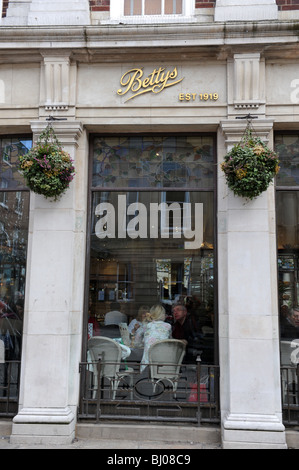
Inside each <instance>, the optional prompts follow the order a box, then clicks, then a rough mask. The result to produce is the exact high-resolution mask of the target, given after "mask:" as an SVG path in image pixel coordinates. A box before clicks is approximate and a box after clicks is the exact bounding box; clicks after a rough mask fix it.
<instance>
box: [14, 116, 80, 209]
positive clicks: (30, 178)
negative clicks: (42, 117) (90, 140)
mask: <svg viewBox="0 0 299 470" xmlns="http://www.w3.org/2000/svg"><path fill="white" fill-rule="evenodd" d="M19 160H20V171H21V173H22V175H23V177H24V179H25V181H26V183H27V186H28V187H29V188H30V189H31V190H32V191H33V192H35V193H37V194H42V195H43V196H44V197H46V198H50V199H53V200H54V201H56V200H57V199H59V197H60V196H61V195H62V194H63V193H64V192H65V191H66V190H67V188H68V187H69V185H70V182H71V181H72V180H73V178H74V174H75V167H74V165H73V160H72V159H71V157H70V155H69V154H68V153H67V152H65V151H64V150H63V149H62V147H61V144H60V142H59V141H58V139H57V137H56V135H55V132H54V129H53V128H52V126H51V125H48V126H47V127H46V129H45V130H44V131H43V132H42V133H41V134H40V136H39V138H38V140H37V142H36V145H34V146H33V147H32V148H31V150H29V152H28V153H26V154H25V155H20V157H19Z"/></svg>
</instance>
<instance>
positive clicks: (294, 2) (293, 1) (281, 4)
mask: <svg viewBox="0 0 299 470" xmlns="http://www.w3.org/2000/svg"><path fill="white" fill-rule="evenodd" d="M194 1H195V8H214V7H215V4H216V0H194ZM8 3H9V0H3V9H2V16H6V10H7V7H8ZM276 3H277V5H278V9H279V10H281V11H283V10H299V0H276ZM89 4H90V10H91V11H109V9H110V0H89Z"/></svg>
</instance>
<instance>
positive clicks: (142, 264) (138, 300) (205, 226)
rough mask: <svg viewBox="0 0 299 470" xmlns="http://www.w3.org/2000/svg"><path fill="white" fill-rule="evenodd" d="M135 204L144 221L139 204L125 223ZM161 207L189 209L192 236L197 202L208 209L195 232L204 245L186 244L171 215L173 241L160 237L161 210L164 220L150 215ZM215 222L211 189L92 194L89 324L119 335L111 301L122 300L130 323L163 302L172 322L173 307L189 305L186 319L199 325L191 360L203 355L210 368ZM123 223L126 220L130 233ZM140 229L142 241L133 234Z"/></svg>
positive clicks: (121, 307)
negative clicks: (110, 315)
mask: <svg viewBox="0 0 299 470" xmlns="http://www.w3.org/2000/svg"><path fill="white" fill-rule="evenodd" d="M168 194H169V197H167V195H168ZM103 195H104V197H103ZM122 198H124V199H122ZM129 201H130V202H131V204H132V205H134V204H135V201H138V203H139V204H141V205H142V207H143V209H142V210H143V211H144V212H142V217H141V216H140V213H138V211H137V212H135V206H134V211H132V212H131V216H130V217H129V218H126V217H125V214H126V213H127V211H129V209H130V206H129V205H128V202H129ZM166 201H167V202H166ZM185 201H188V202H187V203H186V202H185ZM162 202H164V204H165V203H167V204H173V203H176V204H177V206H176V211H177V210H179V209H180V211H181V214H183V205H184V204H190V212H191V213H192V214H191V215H192V217H191V228H192V230H193V229H194V228H195V226H196V224H198V221H197V220H196V215H195V214H196V213H195V207H196V204H197V205H199V206H200V207H203V219H201V220H200V226H199V225H197V227H196V232H197V233H196V237H197V236H198V232H200V231H202V238H201V240H202V243H201V245H200V247H197V246H196V245H194V246H193V245H192V240H191V239H190V240H189V239H186V237H185V236H184V232H183V229H184V227H183V224H181V227H180V237H179V236H178V232H177V231H176V230H175V227H174V225H173V223H174V221H175V217H169V220H168V222H169V226H170V229H169V231H168V236H167V238H164V237H162V233H163V227H164V225H163V224H164V223H165V218H164V212H163V210H160V211H159V217H158V219H157V218H155V219H153V218H152V217H151V210H152V209H153V208H156V207H157V206H159V204H161V203H162ZM155 204H157V206H156V205H155ZM161 207H162V206H161ZM144 214H146V216H145V217H144ZM213 217H214V204H213V192H209V191H207V192H189V191H188V193H187V192H185V191H182V192H180V191H178V192H175V191H171V192H170V193H166V197H165V192H163V191H162V192H160V191H158V192H157V191H156V192H149V191H140V192H129V191H128V192H120V193H119V192H112V191H111V192H107V191H106V192H105V193H103V192H100V191H99V192H94V193H93V200H92V227H91V240H90V243H91V245H90V253H91V257H90V283H89V295H90V304H89V307H90V311H89V315H90V318H89V323H90V324H91V323H93V325H95V324H96V326H97V328H96V330H97V331H98V332H100V334H105V335H106V334H107V335H113V337H119V335H120V333H119V328H118V327H116V328H115V329H114V331H112V329H111V325H109V328H107V325H105V317H106V314H107V312H109V311H111V310H115V309H116V306H115V304H113V305H112V303H113V302H115V301H117V302H118V307H117V309H118V310H119V311H121V312H122V313H124V314H125V315H126V319H127V323H128V324H129V323H130V321H131V320H132V319H134V318H135V317H136V315H137V312H138V310H139V308H140V307H141V306H142V305H147V306H153V305H155V304H157V303H160V304H162V305H163V306H164V308H165V310H166V312H167V321H168V322H169V323H171V324H173V323H174V319H173V317H172V306H173V304H175V303H184V304H185V305H187V306H188V315H189V316H192V318H193V320H194V332H193V333H194V336H193V337H192V338H189V346H188V360H189V361H193V362H195V360H196V357H197V355H198V354H200V355H201V359H202V361H203V362H204V363H213V361H214V251H213V249H214V235H213ZM124 220H126V221H127V227H125V230H124ZM153 220H155V221H156V222H157V223H158V227H157V230H154V227H153V226H152V224H153ZM142 224H145V226H146V228H147V230H146V231H145V230H143V227H141V225H142ZM112 226H113V227H112ZM134 231H135V233H136V234H138V235H137V236H134ZM105 232H106V233H105ZM140 234H142V236H140ZM153 234H154V235H155V236H154V237H152V235H153ZM194 236H195V235H194ZM203 327H206V328H208V329H203ZM204 331H205V333H204ZM206 332H208V333H206Z"/></svg>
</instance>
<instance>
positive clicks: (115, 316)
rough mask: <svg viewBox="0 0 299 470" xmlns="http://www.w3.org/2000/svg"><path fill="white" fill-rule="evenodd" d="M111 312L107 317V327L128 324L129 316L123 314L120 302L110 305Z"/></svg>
mask: <svg viewBox="0 0 299 470" xmlns="http://www.w3.org/2000/svg"><path fill="white" fill-rule="evenodd" d="M110 308H111V311H110V312H107V313H106V315H105V320H104V322H105V326H109V325H119V324H120V323H127V321H128V319H127V315H126V314H125V313H122V312H121V311H120V310H121V306H120V304H119V303H118V302H112V303H111V304H110Z"/></svg>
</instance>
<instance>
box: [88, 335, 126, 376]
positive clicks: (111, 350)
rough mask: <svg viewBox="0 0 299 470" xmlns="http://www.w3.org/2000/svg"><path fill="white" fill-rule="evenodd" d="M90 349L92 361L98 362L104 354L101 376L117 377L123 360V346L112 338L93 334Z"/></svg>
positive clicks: (89, 343) (89, 344)
mask: <svg viewBox="0 0 299 470" xmlns="http://www.w3.org/2000/svg"><path fill="white" fill-rule="evenodd" d="M88 350H89V353H90V358H91V360H92V362H98V360H99V356H100V355H101V356H102V365H101V376H105V377H115V375H116V374H117V372H118V371H119V367H120V361H121V347H120V345H119V344H117V342H116V341H114V340H113V339H111V338H106V337H105V336H93V337H92V338H90V339H89V340H88Z"/></svg>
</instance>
